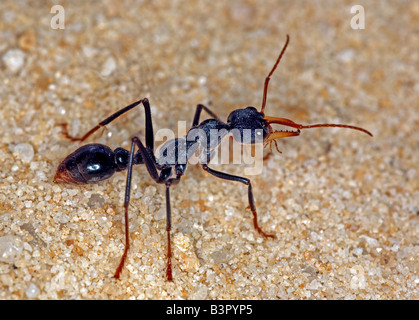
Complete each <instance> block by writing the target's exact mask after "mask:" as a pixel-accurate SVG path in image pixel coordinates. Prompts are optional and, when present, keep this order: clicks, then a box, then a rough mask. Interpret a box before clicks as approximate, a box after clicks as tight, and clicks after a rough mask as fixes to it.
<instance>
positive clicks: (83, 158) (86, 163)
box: [54, 144, 117, 184]
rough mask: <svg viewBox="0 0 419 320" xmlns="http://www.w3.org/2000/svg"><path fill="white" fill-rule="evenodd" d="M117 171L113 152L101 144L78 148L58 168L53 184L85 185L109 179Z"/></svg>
mask: <svg viewBox="0 0 419 320" xmlns="http://www.w3.org/2000/svg"><path fill="white" fill-rule="evenodd" d="M116 170H117V165H116V163H115V156H114V152H113V151H112V150H111V149H110V148H109V147H107V146H104V145H102V144H88V145H85V146H83V147H80V148H78V149H77V150H76V151H74V152H73V153H71V154H70V155H69V156H67V158H65V159H64V160H63V161H62V162H61V163H60V165H59V166H58V169H57V172H56V174H55V177H54V182H55V183H70V184H87V183H96V182H99V181H102V180H106V179H108V178H110V177H111V176H112V175H113V174H114V173H115V171H116Z"/></svg>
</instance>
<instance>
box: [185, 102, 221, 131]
mask: <svg viewBox="0 0 419 320" xmlns="http://www.w3.org/2000/svg"><path fill="white" fill-rule="evenodd" d="M202 109H204V110H205V111H206V112H207V113H208V114H209V115H210V116H211V117H213V118H214V119H217V120H220V119H219V118H218V116H217V115H216V114H215V113H214V112H212V111H211V110H210V109H208V108H207V107H206V106H204V105H203V104H198V105H197V106H196V111H195V115H194V117H193V122H192V127H195V126H197V125H198V124H199V118H200V116H201V112H202Z"/></svg>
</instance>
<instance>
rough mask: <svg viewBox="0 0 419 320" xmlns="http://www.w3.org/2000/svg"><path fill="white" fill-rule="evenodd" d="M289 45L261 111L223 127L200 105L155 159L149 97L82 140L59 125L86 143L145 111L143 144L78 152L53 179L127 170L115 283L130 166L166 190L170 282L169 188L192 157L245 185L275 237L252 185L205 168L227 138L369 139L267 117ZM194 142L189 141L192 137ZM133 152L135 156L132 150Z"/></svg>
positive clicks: (85, 180) (90, 179) (81, 179)
mask: <svg viewBox="0 0 419 320" xmlns="http://www.w3.org/2000/svg"><path fill="white" fill-rule="evenodd" d="M288 43H289V36H288V35H287V40H286V42H285V45H284V47H283V49H282V51H281V53H280V55H279V56H278V58H277V60H276V62H275V64H274V66H273V68H272V70H271V71H270V72H269V74H268V76H267V77H266V79H265V83H264V91H263V99H262V106H261V109H260V111H258V110H257V109H256V108H254V107H247V108H244V109H237V110H234V111H232V112H231V113H230V115H229V116H228V118H227V122H226V123H224V122H222V121H221V120H220V119H219V118H218V117H217V116H216V115H215V114H214V113H213V112H212V111H211V110H210V109H208V108H207V107H206V106H204V105H202V104H199V105H197V107H196V111H195V115H194V118H193V122H192V128H191V129H190V130H189V131H188V134H187V135H186V136H185V137H182V138H175V139H172V140H169V141H166V142H165V143H164V145H163V147H161V148H160V152H159V154H158V155H155V154H154V133H153V124H152V119H151V112H150V104H149V101H148V99H147V98H144V99H141V100H138V101H136V102H134V103H132V104H130V105H128V106H126V107H124V108H122V109H121V110H119V111H117V112H116V113H114V114H112V115H111V116H110V117H108V118H106V119H105V120H103V121H101V122H100V123H99V124H98V125H96V126H95V127H94V128H93V129H91V130H90V131H88V132H87V133H86V134H85V135H84V136H83V137H81V138H77V137H72V136H71V135H69V134H68V132H67V130H66V125H65V124H63V125H62V126H63V134H64V135H65V136H66V137H67V138H68V139H70V140H71V141H85V140H86V139H87V138H88V137H89V136H91V135H92V134H93V133H94V132H96V131H97V130H98V129H99V128H102V127H104V126H106V125H107V124H109V123H111V122H112V121H113V120H115V119H116V118H118V117H119V116H120V115H122V114H124V113H126V112H128V111H129V110H131V109H133V108H135V107H136V106H138V105H140V104H142V105H143V107H144V112H145V145H144V144H143V142H142V140H141V139H140V138H139V137H133V138H132V139H131V148H130V150H129V151H128V150H125V149H123V148H116V149H115V150H113V151H112V150H111V149H110V148H109V147H108V146H105V145H102V144H87V145H85V146H82V147H80V148H78V149H77V150H76V151H74V152H73V153H71V154H70V155H69V156H67V157H66V158H65V159H64V160H63V161H62V162H61V163H60V165H59V166H58V169H57V172H56V174H55V177H54V182H56V183H70V184H89V183H98V182H100V181H103V180H106V179H109V178H110V177H111V176H112V175H113V174H114V173H115V172H118V171H123V170H128V173H127V180H126V187H125V200H124V208H125V250H124V252H123V254H122V257H121V261H120V263H119V265H118V267H117V269H116V272H115V275H114V277H115V278H119V277H120V274H121V271H122V269H123V267H124V263H125V260H126V258H127V253H128V250H129V247H130V241H129V239H130V237H129V228H128V220H129V219H128V208H129V203H130V193H131V179H132V169H133V166H134V165H138V164H145V166H146V168H147V171H148V173H149V175H150V177H151V178H152V179H153V180H154V181H155V182H157V183H160V184H164V185H165V186H166V215H167V224H166V232H167V262H166V276H167V280H169V281H171V280H172V279H173V276H172V250H171V241H170V230H171V226H172V225H171V213H172V212H171V208H170V187H171V186H172V185H176V184H178V183H179V181H180V179H181V177H182V176H183V175H184V173H185V171H186V168H187V162H188V159H190V158H191V156H192V155H193V154H195V153H199V155H200V165H201V167H202V169H204V170H205V171H206V172H208V173H209V174H211V175H213V176H215V177H217V178H220V179H224V180H230V181H236V182H240V183H243V184H244V185H246V186H247V192H248V198H249V206H250V210H251V211H252V214H253V225H254V227H255V229H256V231H257V232H258V233H259V234H260V235H261V236H263V237H264V238H274V237H275V236H274V235H272V234H267V233H265V232H264V231H263V230H262V229H261V228H260V226H259V225H258V219H257V212H256V205H255V200H254V197H253V191H252V184H251V182H250V180H249V179H247V178H245V177H240V176H235V175H232V174H228V173H225V172H221V171H216V170H214V169H211V168H210V167H209V166H208V164H209V162H210V160H211V158H212V156H213V154H214V151H215V150H216V149H217V148H218V146H219V145H220V143H221V140H222V139H223V138H224V137H225V136H227V135H228V134H233V138H234V139H235V140H236V141H237V142H239V143H241V144H250V145H255V144H256V143H265V146H266V144H271V143H272V142H274V143H275V144H276V141H275V140H276V139H279V138H285V137H292V136H298V135H300V130H302V129H309V128H317V127H340V128H349V129H355V130H359V131H362V132H364V133H366V134H368V135H370V136H372V134H371V133H370V132H369V131H367V130H365V129H363V128H360V127H356V126H351V125H346V124H314V125H302V124H298V123H295V122H294V121H292V120H288V119H285V118H277V117H271V116H266V115H265V106H266V98H267V92H268V84H269V81H270V77H271V76H272V74H273V73H274V71H275V69H276V68H277V66H278V63H279V61H280V60H281V57H282V55H283V54H284V52H285V50H286V48H287V46H288ZM202 110H204V111H205V112H206V113H208V115H209V116H210V117H211V118H210V119H207V120H205V121H202V122H200V116H201V112H202ZM272 124H279V125H283V126H288V127H292V128H294V129H295V130H290V131H289V130H274V129H273V128H272V126H271V125H272ZM213 130H216V131H217V132H222V133H221V134H218V135H217V136H216V138H214V137H213V136H212V134H211V132H213ZM191 137H192V138H191ZM135 147H137V149H138V150H137V151H135Z"/></svg>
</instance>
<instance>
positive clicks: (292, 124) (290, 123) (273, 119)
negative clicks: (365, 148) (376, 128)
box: [264, 116, 372, 140]
mask: <svg viewBox="0 0 419 320" xmlns="http://www.w3.org/2000/svg"><path fill="white" fill-rule="evenodd" d="M264 119H265V120H266V121H267V122H268V124H271V123H276V124H281V125H283V126H288V127H293V128H296V129H298V134H299V130H300V129H310V128H319V127H337V128H348V129H354V130H359V131H362V132H364V133H366V134H368V135H369V136H371V137H372V133H371V132H369V131H368V130H365V129H364V128H361V127H356V126H351V125H348V124H336V123H319V124H310V125H302V124H299V123H295V122H294V121H292V120H289V119H285V118H276V117H268V116H265V117H264ZM276 132H284V131H276ZM295 133H297V132H295ZM298 134H297V135H298ZM274 136H275V135H274V134H273V136H272V137H271V139H270V140H272V139H275V138H274Z"/></svg>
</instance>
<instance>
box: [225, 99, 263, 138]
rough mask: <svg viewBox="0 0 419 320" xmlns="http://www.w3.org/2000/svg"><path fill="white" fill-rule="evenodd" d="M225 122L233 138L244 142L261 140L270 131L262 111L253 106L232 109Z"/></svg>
mask: <svg viewBox="0 0 419 320" xmlns="http://www.w3.org/2000/svg"><path fill="white" fill-rule="evenodd" d="M227 124H228V125H229V126H230V132H232V133H233V137H234V140H236V141H237V142H240V143H244V144H254V143H258V142H263V141H265V139H266V138H267V137H268V136H269V135H270V133H271V128H270V126H269V124H268V123H267V121H266V120H265V119H264V115H263V113H261V112H259V111H257V110H256V108H254V107H247V108H244V109H237V110H234V111H232V112H231V113H230V115H229V116H228V118H227Z"/></svg>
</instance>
